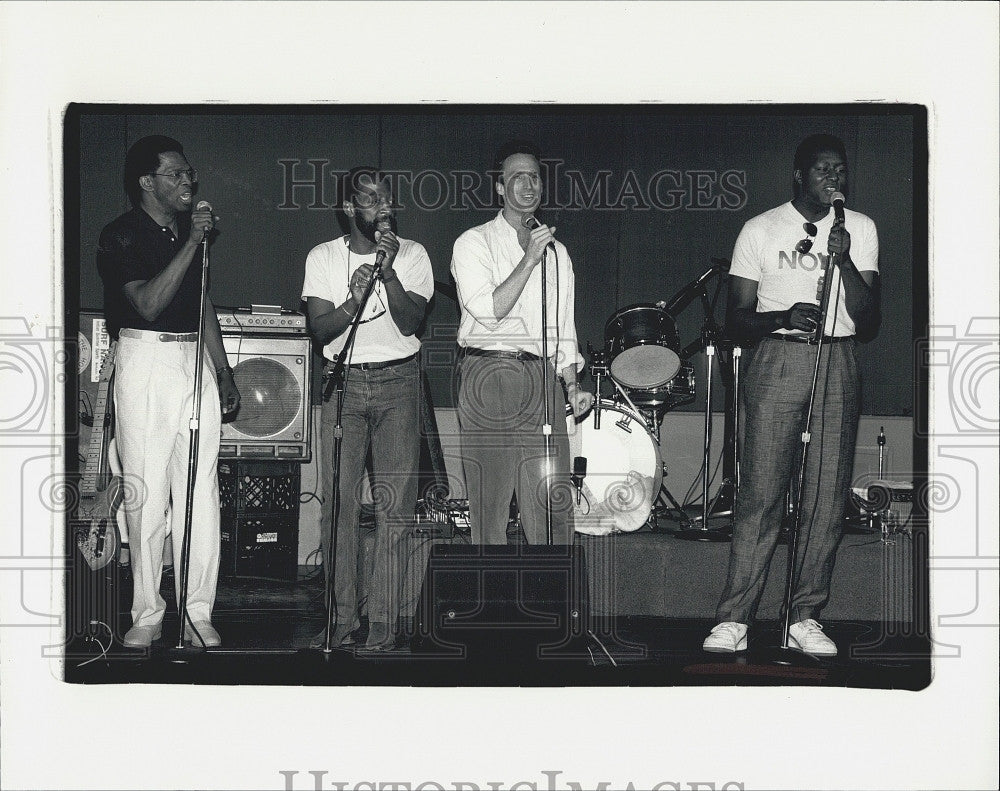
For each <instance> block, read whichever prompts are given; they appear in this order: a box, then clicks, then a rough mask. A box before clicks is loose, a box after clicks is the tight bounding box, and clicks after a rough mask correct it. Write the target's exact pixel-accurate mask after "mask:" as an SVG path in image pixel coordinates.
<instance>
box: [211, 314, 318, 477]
mask: <svg viewBox="0 0 1000 791" xmlns="http://www.w3.org/2000/svg"><path fill="white" fill-rule="evenodd" d="M222 342H223V345H224V346H225V348H226V355H227V356H228V358H229V365H230V366H232V369H233V378H234V379H235V380H236V386H237V387H238V388H239V390H240V408H239V409H238V410H237V412H236V414H235V416H233V417H232V418H227V419H225V420H224V421H223V423H222V444H221V445H220V447H219V458H222V459H261V460H263V459H273V460H275V461H300V462H306V461H309V459H310V458H311V428H312V417H311V415H312V410H311V409H310V408H309V370H310V366H311V363H312V348H311V345H310V340H309V338H308V336H305V335H276V334H275V335H269V334H256V333H254V334H251V333H249V332H246V333H241V334H223V337H222Z"/></svg>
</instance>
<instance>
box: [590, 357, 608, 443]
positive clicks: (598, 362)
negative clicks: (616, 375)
mask: <svg viewBox="0 0 1000 791" xmlns="http://www.w3.org/2000/svg"><path fill="white" fill-rule="evenodd" d="M587 353H588V354H589V355H590V359H591V363H590V375H591V376H593V377H594V392H595V393H596V396H595V398H594V429H595V430H597V431H600V429H601V377H602V376H607V375H608V357H607V353H606V352H604V351H603V350H602V351H595V349H594V347H593V346H592V345H591V343H590V341H587ZM611 381H614V380H613V379H612V380H611Z"/></svg>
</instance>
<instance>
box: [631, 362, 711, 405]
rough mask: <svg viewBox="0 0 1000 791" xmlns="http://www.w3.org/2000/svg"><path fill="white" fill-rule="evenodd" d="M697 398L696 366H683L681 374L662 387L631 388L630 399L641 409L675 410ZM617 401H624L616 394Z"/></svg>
mask: <svg viewBox="0 0 1000 791" xmlns="http://www.w3.org/2000/svg"><path fill="white" fill-rule="evenodd" d="M694 396H695V375H694V366H692V365H682V366H681V369H680V372H679V373H678V374H677V376H675V377H674V378H673V379H671V380H670V381H669V382H667V383H666V384H665V385H661V386H660V387H644V388H635V387H633V388H629V390H628V397H629V398H630V399H632V403H633V404H635V405H636V406H637V407H639V408H640V409H653V408H657V407H664V408H666V409H673V408H674V407H676V406H680V405H681V404H690V403H691V402H692V401H694ZM615 401H616V402H618V401H623V399H622V398H621V396H620V395H618V393H617V392H616V393H615Z"/></svg>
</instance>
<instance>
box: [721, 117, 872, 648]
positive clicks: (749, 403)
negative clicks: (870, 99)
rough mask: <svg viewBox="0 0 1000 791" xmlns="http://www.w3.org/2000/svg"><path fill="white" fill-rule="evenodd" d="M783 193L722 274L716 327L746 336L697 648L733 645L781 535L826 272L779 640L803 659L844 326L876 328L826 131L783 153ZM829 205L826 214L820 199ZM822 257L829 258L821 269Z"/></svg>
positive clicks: (824, 572)
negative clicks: (729, 472)
mask: <svg viewBox="0 0 1000 791" xmlns="http://www.w3.org/2000/svg"><path fill="white" fill-rule="evenodd" d="M792 167H793V170H792V178H793V183H794V191H795V197H794V198H793V199H792V200H791V202H789V203H784V204H782V205H781V206H778V207H777V208H774V209H771V210H770V211H767V212H764V213H763V214H761V215H758V216H757V217H754V218H753V219H751V220H750V221H748V222H747V223H746V225H744V226H743V230H742V232H741V233H740V235H739V238H738V239H737V240H736V247H735V250H734V252H733V263H732V268H731V269H730V272H729V306H728V319H727V324H728V330H729V332H730V334H731V335H732V337H733V338H734V339H739V340H740V341H742V342H746V343H748V344H749V343H755V342H757V341H760V345H759V347H758V348H757V349H755V350H754V354H753V358H752V360H751V361H750V363H749V365H748V366H747V370H746V375H745V377H744V390H743V402H744V405H745V406H744V415H745V417H746V422H745V439H744V444H743V454H742V461H743V464H742V471H743V472H742V476H741V482H740V494H739V499H738V504H737V513H736V520H735V524H734V527H733V542H732V548H731V551H730V556H729V572H728V576H727V579H726V586H725V589H724V591H723V593H722V598H721V601H720V602H719V605H718V608H717V610H716V617H717V619H718V621H719V624H718V625H717V626H716V627H715V628H714V629H712V632H711V634H710V635H709V636H708V637H707V638H706V639H705V642H704V644H703V647H704V649H705V650H706V651H717V652H733V651H742V650H744V649H745V648H746V647H747V629H748V625H749V624H750V623H751V622H752V621H753V619H754V616H755V614H756V611H757V605H758V603H759V602H760V597H761V593H762V592H763V589H764V582H765V580H766V577H767V569H768V566H769V565H770V561H771V557H772V556H773V554H774V549H775V546H776V544H777V541H778V537H779V533H780V531H781V522H782V515H783V511H784V503H785V493H786V492H787V491H788V489H789V482H790V481H791V480H792V479H793V478H794V477H796V472H797V469H798V467H797V459H798V458H799V457H800V448H801V447H802V434H803V432H804V431H805V430H806V412H807V409H808V406H809V397H810V392H811V389H812V378H813V370H814V366H815V362H816V347H815V345H813V344H811V343H810V342H809V341H810V339H812V338H814V337H815V334H816V332H817V325H818V323H819V320H820V317H821V311H820V308H819V304H820V301H821V295H822V279H823V278H824V277H832V278H833V279H832V282H831V290H830V300H829V308H828V311H827V320H826V324H825V326H824V328H823V333H824V341H823V347H822V359H821V360H820V367H819V377H818V383H817V388H816V398H815V403H814V407H813V416H812V423H811V441H810V443H809V452H808V454H807V467H806V470H805V476H804V484H803V488H804V491H803V496H802V517H801V520H800V524H801V528H800V533H799V546H798V556H797V558H796V571H797V573H796V575H795V586H794V588H793V591H792V597H791V613H790V616H789V623H790V624H791V626H790V629H789V645H790V647H792V648H797V649H799V650H801V651H804V652H806V653H808V654H813V655H816V656H833V655H835V654H836V653H837V646H836V645H835V644H834V642H833V641H832V640H830V638H828V637H827V636H826V635H825V634H823V627H822V626H821V625H820V624H819V623H818V622H817V621H816V618H817V616H818V615H819V612H820V610H821V609H822V607H823V606H824V605H825V604H826V602H827V599H828V598H829V593H830V576H831V573H832V571H833V563H834V557H835V555H836V551H837V544H838V543H839V541H840V537H841V528H842V524H843V516H844V505H845V498H846V495H847V489H848V486H849V483H850V479H851V473H852V469H853V464H854V441H855V436H856V434H857V425H858V410H859V402H860V383H859V379H858V363H857V358H856V352H855V345H856V343H855V338H854V336H855V334H856V333H858V334H861V335H863V336H871V335H873V334H874V332H875V330H876V329H877V326H878V322H879V285H878V236H877V234H876V231H875V223H873V222H872V221H871V220H870V219H869V218H868V217H866V216H865V215H863V214H859V213H858V212H854V211H850V210H844V213H843V219H842V220H841V219H839V218H838V214H839V212H840V211H841V208H842V207H841V206H840V205H839V204H840V201H842V197H841V196H838V195H837V193H846V192H847V189H848V179H847V155H846V153H845V150H844V144H843V143H842V142H841V141H840V140H839V139H838V138H836V137H833V136H831V135H813V136H811V137H808V138H806V139H805V140H803V141H802V143H801V144H800V145H799V147H798V149H797V150H796V152H795V158H794V161H793V166H792ZM834 202H837V204H838V205H837V206H836V209H835V207H834V206H833V205H831V204H832V203H834ZM831 259H832V260H833V263H834V265H833V266H830V267H827V266H826V265H827V263H828V262H829V261H830V260H831Z"/></svg>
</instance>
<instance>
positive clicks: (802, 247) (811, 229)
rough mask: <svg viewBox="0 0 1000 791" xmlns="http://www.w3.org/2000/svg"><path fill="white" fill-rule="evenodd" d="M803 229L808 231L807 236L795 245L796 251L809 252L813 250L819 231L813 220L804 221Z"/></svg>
mask: <svg viewBox="0 0 1000 791" xmlns="http://www.w3.org/2000/svg"><path fill="white" fill-rule="evenodd" d="M802 230H803V231H805V232H806V238H805V239H803V240H802V241H801V242H799V243H798V244H797V245H795V252H796V253H808V252H809V251H810V250H812V246H813V239H815V238H816V234H817V233H818V231H817V230H816V226H815V225H813V224H812V223H811V222H804V223H802Z"/></svg>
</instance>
